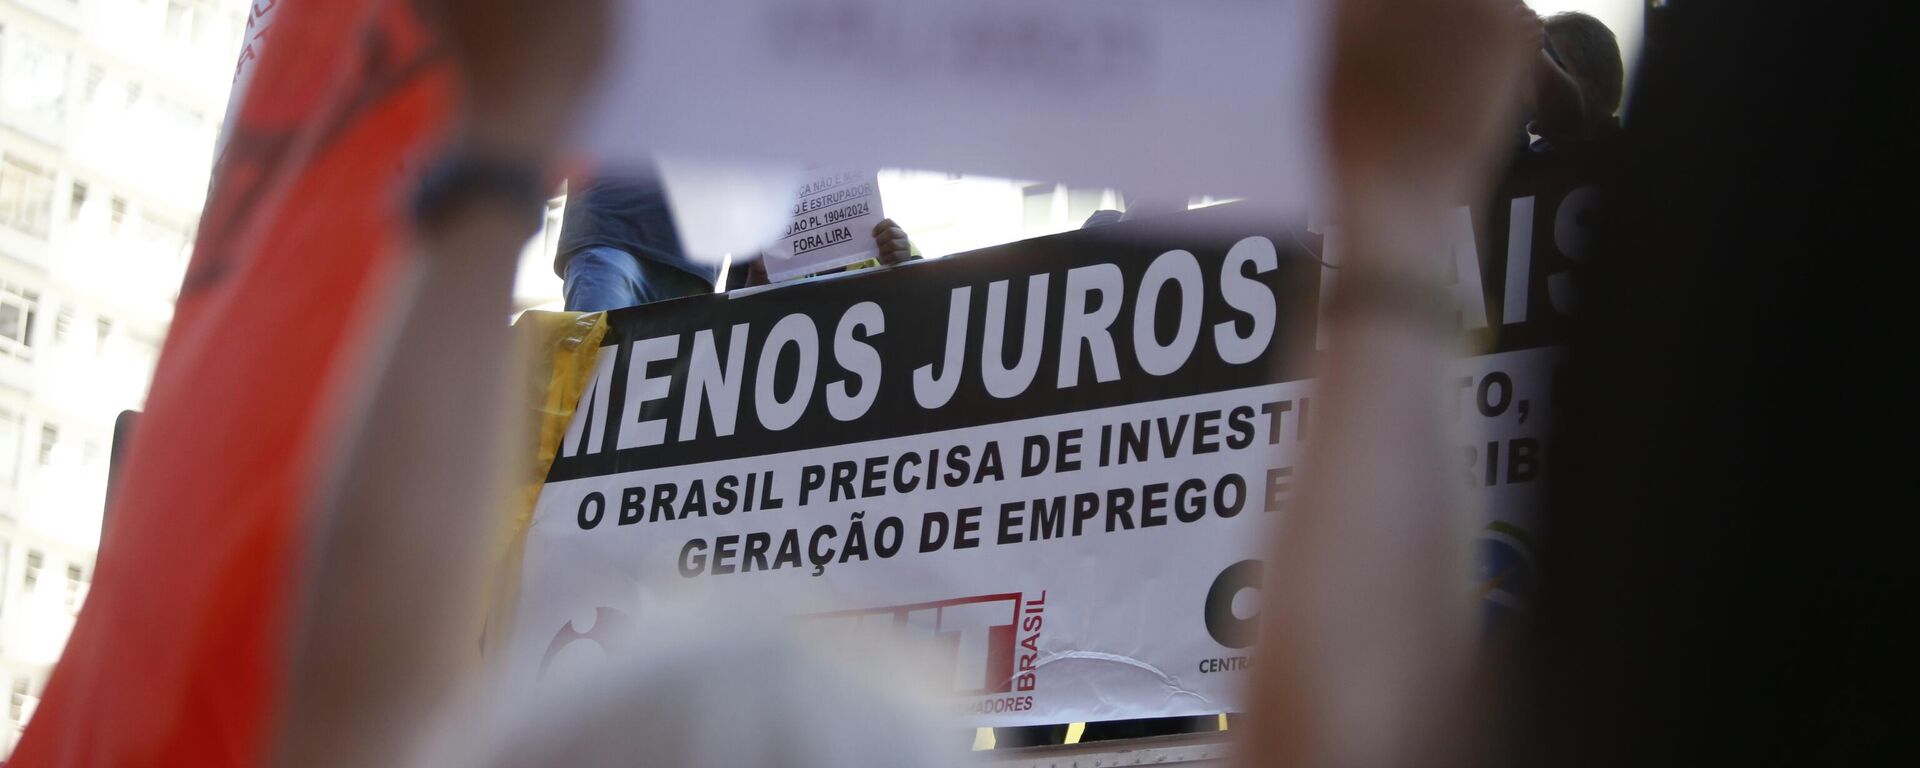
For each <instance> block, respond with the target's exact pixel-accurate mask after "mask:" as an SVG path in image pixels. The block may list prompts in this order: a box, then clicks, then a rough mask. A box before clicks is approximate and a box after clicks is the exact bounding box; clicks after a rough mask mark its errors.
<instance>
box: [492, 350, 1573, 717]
mask: <svg viewBox="0 0 1920 768" xmlns="http://www.w3.org/2000/svg"><path fill="white" fill-rule="evenodd" d="M1554 359H1555V353H1554V352H1553V351H1552V350H1550V349H1537V350H1527V351H1520V352H1510V353H1505V354H1500V355H1490V356H1484V357H1479V358H1471V359H1467V360H1463V361H1461V362H1460V363H1458V364H1457V365H1458V369H1457V371H1456V374H1457V375H1456V377H1455V378H1454V379H1452V380H1450V381H1448V382H1447V383H1446V386H1448V387H1449V391H1450V392H1453V393H1454V394H1455V395H1456V396H1455V398H1454V402H1455V404H1456V405H1457V411H1456V414H1455V415H1456V419H1457V423H1458V425H1459V431H1458V434H1459V436H1460V437H1459V441H1460V445H1459V446H1456V448H1464V450H1462V451H1461V456H1462V467H1461V475H1460V477H1461V479H1462V482H1463V483H1465V484H1468V485H1470V486H1471V487H1472V488H1473V494H1474V498H1477V499H1480V500H1482V501H1483V502H1484V503H1485V505H1486V508H1487V509H1488V510H1489V511H1490V513H1491V515H1492V517H1493V520H1494V521H1497V522H1496V523H1495V524H1494V525H1490V526H1489V528H1488V530H1489V531H1490V532H1493V533H1490V534H1489V536H1491V538H1487V537H1483V545H1490V546H1494V547H1496V548H1497V549H1498V550H1499V552H1498V553H1497V555H1498V556H1497V557H1495V558H1494V559H1493V560H1492V561H1489V562H1492V563H1493V565H1491V566H1489V567H1495V568H1497V569H1498V570H1499V573H1491V574H1489V573H1483V574H1481V576H1482V578H1483V579H1487V580H1488V581H1492V582H1495V583H1494V584H1493V586H1495V587H1499V586H1501V585H1502V584H1504V585H1505V587H1507V588H1511V587H1514V586H1515V585H1517V584H1520V583H1521V581H1522V580H1526V579H1530V578H1531V576H1530V574H1531V564H1530V563H1531V554H1530V553H1529V552H1527V551H1526V550H1527V547H1526V544H1525V533H1524V531H1525V530H1526V529H1527V528H1528V527H1530V526H1528V524H1527V522H1528V521H1526V520H1525V519H1523V516H1524V514H1525V512H1524V510H1527V509H1530V508H1531V506H1532V494H1534V493H1536V490H1535V489H1537V488H1539V487H1540V486H1541V485H1542V483H1541V482H1539V481H1540V480H1542V479H1543V472H1542V466H1543V465H1542V460H1543V453H1542V452H1543V446H1544V438H1545V435H1546V430H1547V422H1548V419H1547V415H1548V407H1547V406H1548V402H1547V399H1548V393H1549V391H1550V384H1551V382H1550V379H1551V371H1552V362H1553V360H1554ZM578 418H581V419H584V418H586V415H585V413H584V411H583V412H582V414H581V415H580V416H579V417H578ZM1303 427H1304V428H1306V429H1308V430H1313V429H1318V428H1319V427H1318V425H1316V424H1314V423H1313V404H1312V397H1311V393H1310V382H1290V383H1284V384H1271V385H1264V386H1256V387H1251V388H1246V389H1238V390H1231V391H1226V392H1218V393H1212V394H1205V395H1195V396H1188V397H1178V398H1173V399H1167V400H1160V401H1154V402H1142V403H1133V404H1127V405H1121V406H1117V407H1110V408H1102V409H1098V410H1089V411H1083V412H1078V413H1068V414H1060V415H1050V416H1042V417H1037V418H1031V419H1025V420H1018V421H1009V422H1002V423H995V424H989V425H984V426H977V427H968V428H963V429H955V430H951V431H944V432H937V433H929V434H919V435H912V436H907V437H899V438H891V439H883V440H876V441H870V442H859V443H852V444H846V445H839V446H833V447H828V448H819V449H813V450H806V451H796V452H791V453H780V454H773V455H763V456H755V457H748V458H739V459H730V460H726V461H717V462H710V463H700V464H691V465H686V466H675V467H664V468H659V469H639V470H634V471H629V472H623V473H619V474H612V475H605V476H598V477H588V478H582V479H576V480H566V481H561V482H556V483H552V484H549V485H548V486H547V487H546V488H545V491H544V492H543V493H542V495H541V497H540V499H539V502H538V505H537V508H536V511H535V513H534V518H533V523H532V527H531V529H530V531H529V534H528V537H527V542H526V552H525V560H524V564H523V567H524V572H523V582H522V587H521V593H520V594H521V602H520V606H519V609H518V613H517V617H516V627H515V631H514V635H513V638H512V642H511V645H510V647H509V650H508V657H507V665H508V670H509V673H510V674H511V675H512V676H513V677H514V679H516V680H518V681H519V682H520V683H521V684H524V685H527V686H530V687H531V686H538V685H540V681H541V680H542V679H544V678H545V677H546V676H547V675H549V674H550V673H553V672H554V671H555V670H556V668H558V667H575V668H579V667H582V666H584V667H586V668H591V667H592V666H593V665H595V664H599V663H602V662H603V661H604V659H605V658H606V656H607V653H608V649H610V648H618V647H621V646H623V645H625V646H631V647H637V648H640V649H642V651H644V648H645V643H646V640H645V636H646V629H645V622H644V620H643V618H644V617H641V616H636V615H635V614H637V613H643V612H644V610H645V609H644V607H643V606H645V605H646V604H648V602H649V600H651V599H652V598H654V597H657V596H660V595H665V594H668V593H670V592H671V593H674V594H675V595H676V599H687V593H688V592H689V591H691V593H692V596H693V599H695V600H696V601H704V603H703V604H706V605H712V606H728V605H735V604H738V605H749V604H751V605H766V604H776V605H780V606H783V608H784V610H785V611H787V612H788V613H789V614H790V615H791V616H793V617H795V618H796V619H798V620H800V621H820V622H835V623H837V625H838V626H841V627H857V628H862V629H865V628H873V629H876V630H887V631H895V630H900V631H907V632H914V633H922V634H926V635H930V636H936V637H938V638H940V639H942V640H943V641H945V642H946V643H948V646H949V647H950V649H951V655H950V657H949V658H948V659H947V662H948V663H949V665H950V666H949V669H947V670H945V671H943V672H942V674H943V675H944V676H945V677H946V679H947V680H948V681H949V683H950V689H951V691H950V693H951V696H952V698H951V711H952V712H953V713H954V714H955V715H956V725H961V724H964V725H981V726H986V725H995V726H1005V725H1020V724H1037V723H1061V722H1075V721H1094V720H1114V719H1128V718H1141V717H1158V716H1176V715H1196V714H1208V713H1216V712H1231V711H1239V710H1241V709H1242V708H1243V706H1244V704H1245V701H1246V699H1245V697H1244V696H1243V691H1242V688H1243V686H1244V683H1245V681H1246V680H1247V679H1248V677H1249V675H1250V672H1251V670H1252V668H1253V665H1254V664H1255V659H1254V658H1253V650H1254V645H1255V642H1256V640H1257V637H1258V629H1257V626H1258V622H1259V616H1258V608H1259V605H1260V596H1259V591H1260V586H1261V583H1262V581H1261V580H1262V566H1261V563H1260V559H1261V558H1262V557H1263V554H1264V552H1265V551H1266V550H1267V548H1268V544H1269V542H1270V538H1269V535H1270V532H1271V526H1272V525H1273V524H1274V523H1275V522H1276V521H1277V520H1279V519H1280V518H1281V517H1282V516H1284V515H1286V514H1287V510H1288V505H1289V499H1290V497H1291V495H1292V491H1293V488H1294V486H1295V484H1296V483H1297V481H1298V478H1297V476H1296V475H1295V471H1294V466H1295V464H1296V463H1297V462H1298V461H1299V459H1300V457H1301V454H1302V451H1301V448H1302V445H1303V442H1302V440H1303V432H1302V428H1303ZM577 429H578V427H577V426H576V430H577ZM1339 471H1342V472H1370V473H1390V472H1392V471H1393V468H1392V467H1387V466H1378V467H1341V468H1339ZM1484 548H1485V546H1483V550H1484ZM1475 588H1476V585H1475V583H1474V574H1469V573H1462V574H1461V589H1463V590H1470V589H1475ZM720 609H721V610H724V608H720ZM721 663H724V662H721ZM741 693H742V695H751V692H748V691H743V692H741Z"/></svg>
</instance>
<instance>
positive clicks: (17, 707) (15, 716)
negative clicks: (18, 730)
mask: <svg viewBox="0 0 1920 768" xmlns="http://www.w3.org/2000/svg"><path fill="white" fill-rule="evenodd" d="M32 684H33V681H31V680H28V679H27V676H26V675H15V676H14V678H13V698H12V699H11V700H9V701H8V702H7V719H9V720H12V721H14V722H16V723H17V722H20V720H21V718H22V717H24V716H25V715H26V714H27V689H28V686H30V685H32Z"/></svg>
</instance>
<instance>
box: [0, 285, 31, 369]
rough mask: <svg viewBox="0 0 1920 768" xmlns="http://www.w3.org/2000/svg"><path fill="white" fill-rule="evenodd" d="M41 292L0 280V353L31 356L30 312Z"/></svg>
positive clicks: (26, 357)
mask: <svg viewBox="0 0 1920 768" xmlns="http://www.w3.org/2000/svg"><path fill="white" fill-rule="evenodd" d="M39 304H40V293H39V292H38V291H30V290H27V289H25V288H22V287H20V286H18V285H15V284H13V283H10V282H7V281H5V280H0V355H10V356H13V357H17V358H20V359H22V360H26V359H30V358H32V357H33V319H34V318H33V315H34V312H35V311H36V308H37V307H38V306H39Z"/></svg>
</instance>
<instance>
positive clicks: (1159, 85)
mask: <svg viewBox="0 0 1920 768" xmlns="http://www.w3.org/2000/svg"><path fill="white" fill-rule="evenodd" d="M1324 5H1325V3H1324V2H1322V1H1321V0H1275V1H1274V2H1243V1H1241V0H1194V1H1192V2H1178V3H1173V2H1151V1H1147V0H1053V1H1051V2H1036V1H1034V0H969V1H968V2H940V1H938V0H702V2H697V3H689V2H673V1H670V0H626V1H625V2H622V3H620V4H619V8H618V14H619V18H618V19H617V20H616V22H615V23H617V24H618V25H619V28H620V35H619V37H618V39H617V41H616V42H615V44H614V45H613V46H611V48H610V50H611V54H610V56H611V59H610V61H609V63H608V69H607V71H606V74H605V76H604V77H603V79H602V82H601V83H600V84H599V87H598V89H597V91H596V93H595V96H594V97H593V98H592V99H591V101H590V104H591V106H590V107H589V113H588V115H587V118H586V121H585V124H584V125H583V126H581V128H582V133H581V140H582V143H583V145H584V149H586V150H587V151H589V152H591V153H594V154H596V155H598V156H600V157H602V158H604V159H607V160H611V161H619V160H622V159H630V160H639V159H645V158H647V157H649V156H651V155H652V154H653V153H655V152H679V153H689V154H696V155H698V154H705V155H709V156H713V157H716V158H721V157H724V158H739V159H743V160H757V161H796V160H805V161H820V162H831V163H835V164H838V165H842V166H845V167H862V168H872V167H882V166H906V167H918V168H939V169H944V170H950V171H965V172H971V173H981V174H990V175H998V176H1005V177H1011V178H1030V179H1044V180H1048V181H1057V182H1064V183H1071V184H1084V185H1106V186H1115V187H1119V188H1123V189H1127V190H1130V191H1136V190H1137V191H1138V192H1139V193H1142V194H1145V193H1155V192H1158V193H1169V194H1177V195H1185V194H1197V193H1209V194H1222V195H1238V196H1254V197H1260V198H1263V199H1267V200H1269V201H1272V202H1283V203H1284V202H1302V201H1304V200H1305V199H1306V198H1307V196H1308V195H1310V194H1311V193H1312V192H1313V191H1314V189H1315V187H1316V185H1317V183H1318V182H1317V180H1318V178H1319V177H1320V169H1319V167H1318V158H1319V157H1320V155H1321V153H1320V152H1319V151H1318V146H1319V143H1320V138H1319V133H1318V125H1319V116H1320V100H1321V96H1322V82H1323V77H1322V75H1323V71H1324V61H1323V59H1324V41H1323V38H1324V37H1325V35H1324V34H1323V29H1324V22H1325V16H1326V14H1325V8H1324Z"/></svg>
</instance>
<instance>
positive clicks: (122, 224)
mask: <svg viewBox="0 0 1920 768" xmlns="http://www.w3.org/2000/svg"><path fill="white" fill-rule="evenodd" d="M126 225H127V199H126V198H124V197H121V196H119V195H114V196H113V199H112V200H111V201H108V203H107V231H108V232H112V233H113V234H116V235H118V234H120V232H121V231H122V230H124V229H126Z"/></svg>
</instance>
